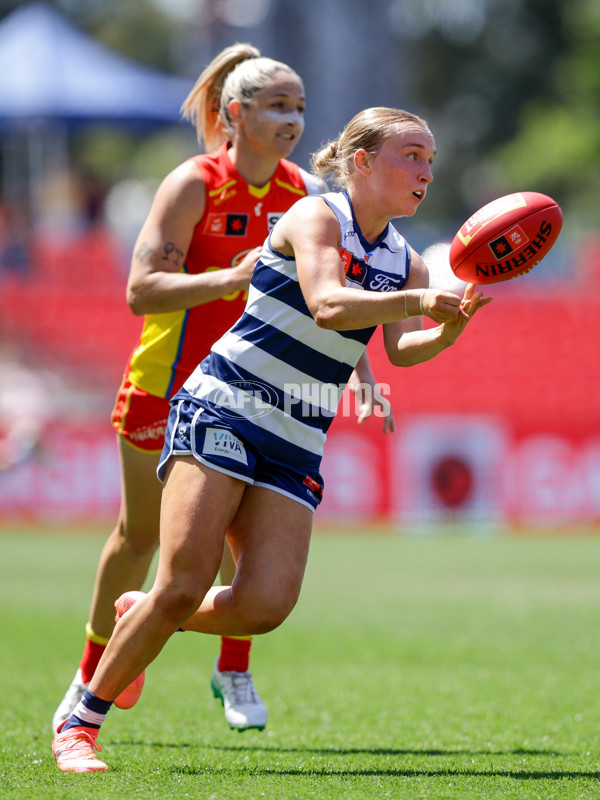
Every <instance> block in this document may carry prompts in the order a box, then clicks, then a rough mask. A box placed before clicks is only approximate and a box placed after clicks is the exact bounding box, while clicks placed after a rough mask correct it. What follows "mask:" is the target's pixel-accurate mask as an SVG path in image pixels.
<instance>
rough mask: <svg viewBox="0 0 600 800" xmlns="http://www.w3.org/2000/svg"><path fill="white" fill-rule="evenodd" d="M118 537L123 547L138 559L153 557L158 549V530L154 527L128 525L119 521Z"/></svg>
mask: <svg viewBox="0 0 600 800" xmlns="http://www.w3.org/2000/svg"><path fill="white" fill-rule="evenodd" d="M118 535H119V539H120V541H121V543H122V547H125V548H127V550H129V552H130V553H131V554H132V555H133V556H135V557H136V558H143V557H151V556H153V555H154V553H155V551H156V548H157V547H158V542H159V536H158V529H155V528H154V526H147V525H139V524H136V523H126V522H124V521H123V520H119V524H118Z"/></svg>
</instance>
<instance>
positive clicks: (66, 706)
mask: <svg viewBox="0 0 600 800" xmlns="http://www.w3.org/2000/svg"><path fill="white" fill-rule="evenodd" d="M87 688H88V684H87V683H84V682H83V680H82V678H81V669H78V670H77V672H76V673H75V677H74V678H73V680H72V681H71V685H70V686H69V688H68V689H67V693H66V694H65V696H64V697H63V699H62V700H61V703H60V705H59V707H58V708H57V709H56V711H55V712H54V716H53V717H52V733H56V731H57V730H58V729H59V728H60V726H61V725H62V723H63V722H64V721H65V720H67V719H69V717H70V716H71V714H72V713H73V711H74V709H75V706H76V705H77V703H78V702H79V701H80V700H81V698H82V697H83V695H84V693H85V690H86V689H87Z"/></svg>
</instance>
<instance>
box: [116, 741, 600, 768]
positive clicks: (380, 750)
mask: <svg viewBox="0 0 600 800" xmlns="http://www.w3.org/2000/svg"><path fill="white" fill-rule="evenodd" d="M112 744H114V745H125V746H128V747H158V748H161V747H165V748H168V747H172V748H174V749H177V750H179V749H182V750H183V749H186V748H190V747H200V748H202V747H207V748H209V749H211V750H218V751H221V752H225V753H227V752H231V753H242V752H243V753H248V752H254V753H273V754H277V753H281V754H282V755H285V754H286V753H306V754H307V755H319V756H353V755H368V756H556V757H558V756H567V755H572V754H571V753H559V752H557V751H554V750H533V749H532V750H527V749H524V748H522V747H517V748H515V749H514V750H467V749H465V750H454V749H451V748H444V749H441V748H430V749H427V748H400V747H285V746H280V745H271V746H268V745H260V744H248V745H246V744H240V745H237V746H235V745H206V744H204V743H202V742H194V743H190V742H149V741H134V740H133V739H127V740H125V739H121V740H116V739H115V740H113V741H112ZM598 774H599V775H600V773H598Z"/></svg>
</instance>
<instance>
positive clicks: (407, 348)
mask: <svg viewBox="0 0 600 800" xmlns="http://www.w3.org/2000/svg"><path fill="white" fill-rule="evenodd" d="M434 154H435V142H434V138H433V136H432V134H431V131H430V130H429V128H428V126H427V125H426V123H425V122H424V121H423V120H422V119H420V118H419V117H417V116H415V115H413V114H410V113H407V112H405V111H401V110H397V109H391V108H371V109H367V110H365V111H362V112H361V113H359V114H358V115H357V116H356V117H354V118H353V119H352V120H351V121H350V123H349V124H348V125H347V126H346V128H345V129H344V131H343V132H342V133H341V135H340V136H339V138H338V139H337V140H335V141H333V142H330V143H329V144H328V145H326V146H325V147H324V148H323V149H322V150H321V151H320V152H319V153H317V154H316V156H315V157H314V162H313V163H314V167H315V170H316V171H317V172H319V173H320V174H333V175H334V177H335V178H336V179H337V180H338V182H339V183H340V184H341V186H342V188H343V189H344V191H340V192H331V193H326V194H324V195H322V196H317V197H306V198H304V199H301V200H299V201H298V202H297V203H296V204H295V205H294V206H293V207H292V208H291V209H290V210H289V211H288V212H287V213H286V214H285V215H284V216H283V218H282V219H281V220H280V221H279V222H278V223H277V224H276V225H275V227H274V229H273V231H272V232H271V234H270V236H269V238H268V240H267V241H266V242H265V245H264V247H263V250H262V252H261V255H260V258H259V260H258V263H257V266H256V268H255V270H254V274H253V277H252V282H251V286H250V292H249V296H248V302H247V305H246V309H245V311H244V314H243V315H242V317H241V318H240V319H239V320H238V321H237V322H236V323H235V324H234V325H233V327H232V328H231V329H230V330H229V331H228V332H227V333H225V334H224V335H223V336H222V337H221V338H220V339H219V340H218V341H217V342H216V343H215V344H214V345H213V347H212V348H211V351H210V354H209V355H208V356H207V357H206V358H205V359H204V360H203V361H202V363H201V364H200V365H199V366H198V368H197V369H196V370H195V371H194V372H193V373H192V375H191V376H190V377H189V378H188V380H187V381H186V382H185V384H184V386H183V387H182V389H181V390H180V391H179V392H178V393H177V395H176V396H175V397H174V398H173V400H172V408H171V412H170V415H169V423H168V426H167V432H166V438H165V447H164V449H163V453H162V457H161V459H160V466H159V475H160V476H161V478H162V479H163V480H164V490H163V505H162V517H161V548H160V558H159V565H158V572H157V576H156V580H155V582H154V585H153V587H152V590H151V591H150V592H149V594H147V595H140V594H139V593H137V594H135V596H128V595H125V596H124V597H123V598H121V599H120V601H119V602H118V608H119V609H120V612H125V611H127V613H123V615H122V616H121V618H120V620H119V622H118V624H117V626H116V628H115V631H114V634H113V636H112V638H111V640H110V642H109V644H108V647H107V648H106V650H105V652H104V654H103V656H102V659H101V661H100V664H99V665H98V668H97V670H96V673H95V675H94V677H93V678H92V680H91V682H90V685H89V688H88V690H87V691H86V692H85V695H84V698H83V700H82V701H81V703H79V705H78V706H77V708H76V709H75V711H74V713H73V715H72V716H71V717H70V718H69V719H68V720H67V721H66V723H65V724H64V725H63V727H62V728H61V730H60V731H59V732H58V733H57V735H56V736H55V739H54V743H53V752H54V755H55V758H56V761H57V764H58V767H59V768H60V769H61V770H63V771H76V772H93V771H99V770H105V769H106V768H107V767H106V764H105V763H104V762H102V761H100V760H99V759H98V758H97V756H96V752H95V751H97V750H99V745H98V743H97V741H96V736H97V734H98V730H99V728H100V726H101V725H102V723H103V721H104V719H105V717H106V715H107V713H108V711H109V709H110V707H111V705H112V704H113V702H114V701H115V698H117V697H118V696H119V693H120V692H122V691H123V690H124V689H125V688H126V687H127V686H128V685H129V684H130V683H131V682H132V681H133V680H134V679H135V678H136V676H137V675H139V674H140V673H141V672H142V670H144V669H145V667H146V666H147V665H148V664H149V663H150V662H151V661H152V660H153V659H154V658H156V656H157V655H158V653H159V652H160V651H161V649H162V648H163V646H164V645H165V643H166V642H167V640H168V639H169V637H170V636H171V635H172V634H173V633H174V632H175V631H176V630H177V629H179V628H181V627H183V628H184V629H188V630H196V631H200V632H203V633H212V634H220V635H225V636H248V635H252V634H257V633H264V632H266V631H270V630H272V629H273V628H275V627H277V626H278V625H280V624H281V623H282V622H283V620H285V618H286V617H287V616H288V614H289V613H290V611H291V610H292V608H293V607H294V605H295V603H296V601H297V599H298V595H299V592H300V587H301V585H302V578H303V575H304V568H305V565H306V559H307V555H308V548H309V542H310V536H311V527H312V519H313V512H314V510H315V509H316V508H317V506H318V505H319V502H320V500H321V496H322V491H323V481H322V478H321V475H320V473H319V469H320V463H321V457H322V453H323V446H324V443H325V438H326V431H327V429H328V427H329V425H330V423H331V420H332V417H333V415H334V414H335V410H336V405H337V403H338V401H339V399H340V395H341V391H342V387H343V386H344V385H345V383H346V382H347V381H348V379H349V376H350V374H351V372H352V370H353V368H354V366H355V365H356V364H357V362H358V361H359V359H360V357H361V355H362V354H363V353H364V350H365V347H366V345H367V342H368V340H369V338H370V337H371V335H372V333H373V331H374V330H375V328H376V326H378V325H380V324H381V325H382V326H383V336H384V342H385V348H386V352H387V355H388V358H389V360H390V362H391V364H393V365H395V366H411V365H413V364H418V363H420V362H423V361H426V360H428V359H431V358H434V357H435V356H437V355H438V354H440V353H442V352H443V350H445V349H446V348H447V347H449V346H451V345H453V344H454V343H455V342H456V341H457V339H458V337H459V336H460V334H461V333H462V332H463V331H464V330H465V327H466V326H467V324H468V322H469V320H470V319H471V317H472V316H473V314H474V313H475V312H476V311H477V310H478V309H479V308H480V307H482V306H483V305H485V304H486V303H488V302H489V298H483V297H482V296H481V294H480V293H478V292H476V291H475V287H474V286H473V285H472V284H469V285H468V286H467V289H466V290H465V293H464V296H463V297H460V296H458V295H456V294H453V293H451V292H448V291H444V290H438V289H428V288H427V285H428V275H427V269H426V267H425V265H424V263H423V261H422V259H421V258H420V257H419V256H418V255H417V254H416V253H415V252H414V251H413V250H412V248H411V247H410V246H409V245H408V243H407V242H406V241H405V240H404V238H403V237H402V236H401V235H400V234H399V233H398V232H397V231H396V229H395V228H394V227H393V226H392V225H391V220H392V219H395V218H397V217H402V216H412V215H413V214H414V213H415V212H416V210H417V208H418V207H419V206H420V205H421V203H422V202H423V200H424V199H425V195H426V192H427V189H428V187H429V185H430V183H431V181H432V179H433V175H432V162H433V159H434ZM423 316H427V317H430V318H431V319H432V320H434V321H435V322H436V323H437V325H436V326H434V327H431V328H427V329H423V328H422V317H423ZM257 385H259V386H260V387H261V390H262V391H259V392H257V391H256V387H257ZM298 387H300V391H299V390H298ZM300 395H301V396H300ZM265 407H266V408H267V412H268V413H265ZM258 412H260V413H258ZM226 536H227V539H228V541H229V544H230V546H231V548H232V552H233V556H234V559H235V561H236V563H237V572H236V575H235V580H234V581H233V584H232V585H231V586H216V587H215V586H213V583H214V580H215V576H216V575H217V572H218V569H219V564H220V561H221V556H222V553H223V548H224V545H225V537H226ZM136 600H137V602H135V601H136Z"/></svg>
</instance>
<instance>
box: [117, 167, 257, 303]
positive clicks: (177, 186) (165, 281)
mask: <svg viewBox="0 0 600 800" xmlns="http://www.w3.org/2000/svg"><path fill="white" fill-rule="evenodd" d="M205 204H206V195H205V188H204V182H203V180H202V177H201V175H200V172H199V170H198V169H197V167H196V166H195V165H194V164H193V163H192V162H185V163H184V164H181V165H180V166H179V167H177V168H176V169H174V170H173V171H172V172H171V173H169V175H167V177H166V178H165V179H164V180H163V182H162V183H161V185H160V186H159V188H158V191H157V192H156V196H155V198H154V201H153V203H152V207H151V209H150V212H149V214H148V217H147V218H146V221H145V222H144V225H143V226H142V229H141V231H140V234H139V236H138V238H137V241H136V243H135V247H134V249H133V257H132V260H131V267H130V272H129V280H128V282H127V302H128V304H129V307H130V308H131V310H132V311H133V313H134V314H160V313H164V312H169V311H178V310H180V309H184V308H191V307H192V306H197V305H202V304H203V303H210V302H211V300H216V299H217V298H219V297H223V296H224V295H226V294H229V292H233V291H236V290H240V289H246V288H247V287H248V285H249V283H250V278H251V277H252V271H253V269H254V265H255V264H256V260H257V258H258V254H259V252H260V248H255V249H254V250H252V251H250V252H249V253H248V255H247V256H246V257H245V258H244V259H243V261H242V262H241V264H240V265H239V266H238V267H234V268H230V269H220V270H214V271H207V272H204V273H201V274H199V275H190V274H188V273H186V272H183V271H182V267H183V264H184V262H185V257H186V254H187V251H188V248H189V246H190V242H191V240H192V236H193V233H194V228H195V226H196V225H197V224H198V222H199V221H200V219H201V218H202V215H203V213H204V209H205Z"/></svg>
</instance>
